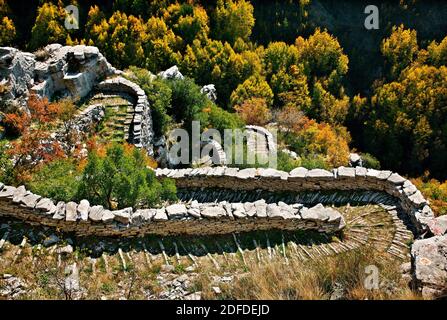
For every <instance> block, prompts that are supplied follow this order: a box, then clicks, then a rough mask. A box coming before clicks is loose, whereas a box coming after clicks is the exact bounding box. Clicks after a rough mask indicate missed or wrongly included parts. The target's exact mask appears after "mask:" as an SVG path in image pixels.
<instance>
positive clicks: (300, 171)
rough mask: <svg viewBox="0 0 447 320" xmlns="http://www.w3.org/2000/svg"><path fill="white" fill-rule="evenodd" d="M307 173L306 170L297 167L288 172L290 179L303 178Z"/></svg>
mask: <svg viewBox="0 0 447 320" xmlns="http://www.w3.org/2000/svg"><path fill="white" fill-rule="evenodd" d="M308 171H309V170H307V169H306V168H303V167H298V168H295V169H293V170H292V171H290V173H289V175H290V177H297V178H304V177H306V175H307V172H308Z"/></svg>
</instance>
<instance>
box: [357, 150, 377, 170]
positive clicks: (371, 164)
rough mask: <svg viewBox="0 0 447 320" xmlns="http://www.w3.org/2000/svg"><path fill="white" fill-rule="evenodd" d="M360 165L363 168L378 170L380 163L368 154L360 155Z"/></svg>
mask: <svg viewBox="0 0 447 320" xmlns="http://www.w3.org/2000/svg"><path fill="white" fill-rule="evenodd" d="M361 157H362V164H363V166H364V167H365V168H370V169H377V170H378V169H380V161H379V160H377V159H376V158H375V157H374V156H373V155H371V154H369V153H362V155H361Z"/></svg>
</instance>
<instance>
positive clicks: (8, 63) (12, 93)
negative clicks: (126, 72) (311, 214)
mask: <svg viewBox="0 0 447 320" xmlns="http://www.w3.org/2000/svg"><path fill="white" fill-rule="evenodd" d="M115 73H119V71H117V70H116V69H115V68H113V67H112V66H111V65H110V63H108V62H107V60H106V58H105V57H104V56H103V55H102V54H101V53H100V52H99V50H98V48H96V47H91V46H84V45H79V46H62V45H60V44H51V45H48V46H46V47H45V48H44V49H43V50H40V51H39V52H36V53H29V52H22V51H19V50H17V49H15V48H10V47H3V48H0V84H1V85H2V86H3V94H2V95H1V100H2V102H3V108H6V107H7V106H11V105H17V104H19V105H21V106H25V103H26V100H27V98H28V96H29V95H30V94H36V95H38V96H40V97H49V98H51V97H52V96H53V95H54V94H56V93H57V94H59V95H60V96H71V97H74V98H82V97H84V96H86V95H87V94H88V93H89V92H90V91H91V90H92V88H93V86H94V85H95V84H96V83H97V82H99V81H100V80H102V79H103V78H105V77H107V76H110V75H113V74H115Z"/></svg>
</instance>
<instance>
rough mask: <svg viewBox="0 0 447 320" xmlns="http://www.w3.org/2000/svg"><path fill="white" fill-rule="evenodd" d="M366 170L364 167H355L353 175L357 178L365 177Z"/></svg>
mask: <svg viewBox="0 0 447 320" xmlns="http://www.w3.org/2000/svg"><path fill="white" fill-rule="evenodd" d="M367 172H368V170H367V169H366V168H364V167H355V175H356V176H357V177H366V173H367Z"/></svg>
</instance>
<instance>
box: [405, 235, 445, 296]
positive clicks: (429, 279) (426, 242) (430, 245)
mask: <svg viewBox="0 0 447 320" xmlns="http://www.w3.org/2000/svg"><path fill="white" fill-rule="evenodd" d="M411 256H412V265H413V278H414V279H413V280H414V281H415V284H416V286H417V287H418V288H420V289H421V291H422V295H423V297H424V298H433V297H438V296H441V295H446V294H447V235H444V236H435V237H431V238H428V239H422V240H417V241H415V242H414V244H413V246H412V248H411Z"/></svg>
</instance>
